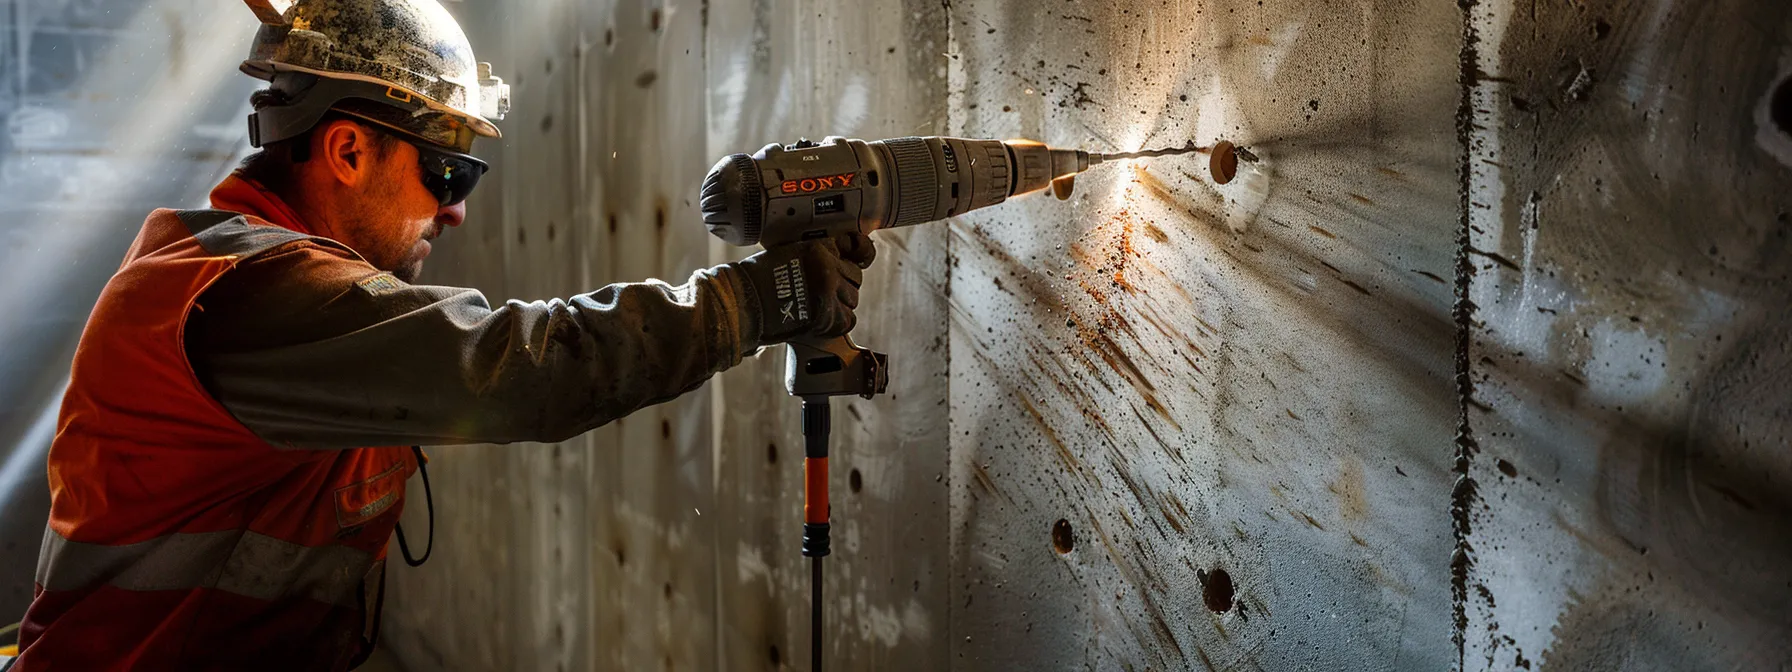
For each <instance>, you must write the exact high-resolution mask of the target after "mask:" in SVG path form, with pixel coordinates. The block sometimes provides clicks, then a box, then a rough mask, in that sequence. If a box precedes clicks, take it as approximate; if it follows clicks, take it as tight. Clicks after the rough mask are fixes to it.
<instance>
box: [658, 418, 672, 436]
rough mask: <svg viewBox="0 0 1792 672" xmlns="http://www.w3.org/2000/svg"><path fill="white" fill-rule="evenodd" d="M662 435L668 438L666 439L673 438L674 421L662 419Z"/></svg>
mask: <svg viewBox="0 0 1792 672" xmlns="http://www.w3.org/2000/svg"><path fill="white" fill-rule="evenodd" d="M660 437H661V438H666V439H670V438H672V421H671V420H661V421H660Z"/></svg>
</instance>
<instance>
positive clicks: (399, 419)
mask: <svg viewBox="0 0 1792 672" xmlns="http://www.w3.org/2000/svg"><path fill="white" fill-rule="evenodd" d="M842 245H845V246H847V247H849V248H850V249H849V251H848V252H847V253H846V254H842V253H841V252H840V247H841V246H842ZM871 254H872V252H871V245H870V241H869V239H865V238H864V237H863V236H859V237H857V238H854V239H850V240H848V241H847V242H845V243H836V242H835V241H823V242H817V243H813V244H806V245H804V246H797V247H795V248H791V249H784V250H774V251H771V252H766V253H761V254H759V255H755V256H754V257H752V258H749V259H747V260H743V261H740V262H735V263H733V264H726V265H723V266H718V267H715V268H712V269H706V270H701V271H698V272H696V273H694V274H692V275H691V277H690V280H689V282H687V283H685V284H683V285H680V286H677V287H673V286H671V285H668V284H666V283H663V282H658V281H649V282H641V283H625V284H615V285H610V286H607V287H604V288H602V289H599V290H597V291H595V292H591V293H589V294H581V295H578V296H574V297H572V298H570V299H566V300H560V299H555V300H552V301H546V302H542V301H535V302H522V301H508V302H505V303H504V304H503V305H501V306H498V307H496V308H493V307H492V306H490V305H489V304H488V303H487V302H486V299H485V297H484V296H483V295H481V294H480V293H479V292H477V291H474V290H471V289H461V288H452V287H432V286H423V285H411V284H407V283H404V282H401V281H399V280H397V279H396V278H393V277H392V276H391V275H389V274H384V273H378V272H377V271H375V270H374V269H373V268H372V267H370V266H368V265H367V264H366V263H365V262H362V261H360V260H359V259H356V258H354V256H353V255H350V254H348V253H346V252H343V251H341V250H338V249H335V248H333V247H330V246H327V245H320V244H317V243H312V242H300V243H295V244H291V245H287V246H283V247H280V248H276V249H274V250H271V251H269V252H267V253H264V254H262V255H260V256H257V257H254V258H252V259H249V260H247V261H245V262H242V263H241V264H239V265H238V266H237V268H235V269H233V270H232V271H230V272H228V273H226V274H225V275H224V277H223V278H222V279H220V281H219V282H218V283H217V284H216V285H214V286H213V287H212V288H211V289H209V290H208V291H207V292H206V293H205V295H204V296H203V297H202V298H201V301H200V309H199V310H195V311H194V315H193V317H192V318H190V319H189V322H188V333H187V351H188V358H189V359H190V361H191V362H192V363H193V366H194V370H195V372H196V373H197V374H198V375H199V377H200V380H201V381H202V382H203V383H204V384H205V386H206V388H207V389H208V390H209V391H210V392H211V393H212V395H213V396H214V397H215V398H217V399H218V401H219V402H220V403H222V404H223V405H224V407H225V408H226V409H228V410H229V411H230V412H231V414H232V415H234V416H235V417H236V418H237V419H238V420H239V421H241V422H242V423H243V424H244V425H245V426H247V427H248V428H249V429H250V430H252V431H254V432H255V433H256V434H257V435H259V436H261V437H262V438H263V439H265V440H267V441H269V442H271V443H273V444H275V445H279V446H286V447H292V448H312V449H328V448H349V447H358V446H373V445H409V444H426V445H441V444H457V443H485V442H490V443H508V442H512V441H559V440H564V439H567V438H570V437H573V436H577V435H578V434H581V433H584V432H586V431H588V430H590V429H592V428H594V427H597V426H599V425H602V424H605V423H607V422H609V421H611V420H614V419H616V418H620V417H622V416H624V415H627V414H629V413H630V412H633V411H634V410H636V409H639V408H641V407H643V406H647V405H650V404H655V403H659V402H663V401H667V400H669V399H672V398H674V397H676V396H678V395H680V394H683V393H684V392H687V391H690V390H692V389H694V388H696V387H697V386H699V385H701V384H702V383H703V381H705V380H707V379H708V378H709V377H710V376H712V375H714V374H715V373H716V372H718V371H721V370H723V369H726V368H728V367H730V366H733V365H735V364H736V363H739V362H740V360H741V357H743V356H744V355H747V354H751V353H752V352H753V351H754V350H756V349H757V348H758V347H759V346H761V345H764V344H769V343H774V342H778V341H779V340H781V339H783V338H787V337H789V336H792V335H795V334H798V333H818V334H822V335H826V334H827V333H828V332H832V333H844V332H845V331H846V330H847V329H850V327H851V324H852V313H851V309H852V308H853V307H855V306H856V305H857V303H858V290H857V285H858V282H859V277H860V276H859V275H858V269H859V268H860V265H861V264H866V265H868V264H869V263H870V256H871ZM790 273H795V277H794V280H795V281H797V282H801V283H803V284H804V285H805V292H804V293H805V294H808V295H810V296H809V297H808V299H809V300H808V301H806V302H804V304H803V305H802V306H800V308H806V309H807V310H808V311H809V312H810V313H811V314H809V315H807V316H806V319H803V320H801V321H795V322H786V321H785V320H784V317H783V311H782V310H781V305H779V304H780V301H779V295H778V292H779V289H780V283H785V282H789V281H791V280H792V279H793V278H792V277H791V276H790V275H789V274H790ZM784 289H786V290H788V289H789V287H787V286H786V287H784ZM794 312H795V313H801V312H803V311H802V310H796V311H794Z"/></svg>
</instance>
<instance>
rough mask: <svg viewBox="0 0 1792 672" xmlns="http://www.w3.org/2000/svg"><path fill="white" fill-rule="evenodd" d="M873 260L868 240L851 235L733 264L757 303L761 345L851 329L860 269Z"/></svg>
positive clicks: (861, 279) (874, 250)
mask: <svg viewBox="0 0 1792 672" xmlns="http://www.w3.org/2000/svg"><path fill="white" fill-rule="evenodd" d="M876 258H877V248H876V247H875V246H874V245H872V243H871V238H870V237H868V236H866V235H865V234H863V233H859V232H856V231H854V232H851V233H845V234H841V235H840V236H838V237H835V238H824V239H819V240H806V241H803V242H800V243H796V244H794V245H781V246H778V247H774V248H772V249H769V250H765V251H764V252H760V253H758V254H755V255H753V256H750V257H747V258H746V259H742V260H740V261H737V262H734V264H733V266H734V267H735V268H738V269H740V270H741V272H742V273H743V274H744V275H746V276H747V281H748V282H749V283H750V284H751V285H752V289H751V291H752V292H753V295H754V296H756V297H758V299H759V301H758V304H759V305H758V308H759V330H760V332H759V333H760V336H759V341H760V343H762V344H770V343H781V342H784V341H788V340H791V339H793V338H798V337H805V336H807V337H818V338H828V337H833V336H839V335H841V334H844V333H847V332H849V331H852V328H853V325H854V324H857V323H858V318H857V317H856V316H854V315H853V309H854V308H858V307H859V285H860V284H861V283H863V282H864V280H865V274H864V269H866V268H870V267H871V261H872V260H873V259H876Z"/></svg>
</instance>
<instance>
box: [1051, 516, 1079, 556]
mask: <svg viewBox="0 0 1792 672" xmlns="http://www.w3.org/2000/svg"><path fill="white" fill-rule="evenodd" d="M1052 548H1053V549H1056V550H1057V551H1058V555H1063V554H1065V553H1069V552H1071V551H1072V550H1075V549H1076V531H1075V530H1072V529H1070V521H1068V520H1065V519H1063V518H1059V519H1058V522H1056V523H1052Z"/></svg>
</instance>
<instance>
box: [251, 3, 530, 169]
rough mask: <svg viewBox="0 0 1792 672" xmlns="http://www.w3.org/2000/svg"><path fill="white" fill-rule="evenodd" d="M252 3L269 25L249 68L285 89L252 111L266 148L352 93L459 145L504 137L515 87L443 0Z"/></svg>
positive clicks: (433, 137)
mask: <svg viewBox="0 0 1792 672" xmlns="http://www.w3.org/2000/svg"><path fill="white" fill-rule="evenodd" d="M245 1H246V2H247V3H248V5H249V7H250V9H252V10H254V11H255V14H256V17H257V18H259V19H261V21H262V26H261V29H260V30H259V31H258V32H257V33H256V34H255V43H254V45H253V46H252V47H251V49H250V52H249V58H248V60H245V61H243V64H242V70H243V72H244V73H247V74H249V75H251V76H253V77H257V78H260V79H265V80H268V81H269V82H270V84H271V85H272V86H270V90H272V91H274V92H277V93H279V94H280V95H279V96H274V97H273V99H274V100H275V101H276V102H275V103H274V104H271V105H268V106H265V107H261V108H260V109H258V110H257V112H256V114H255V115H253V116H251V117H250V139H251V141H252V142H253V143H254V144H255V145H256V146H261V145H263V144H266V143H272V142H278V141H280V140H285V139H288V138H291V137H295V136H297V135H299V134H301V133H304V132H306V131H308V130H310V129H311V127H312V126H315V125H316V124H317V122H318V121H319V120H320V119H322V117H323V115H324V114H325V113H326V112H328V111H329V110H330V108H331V107H332V106H333V105H335V104H337V103H338V102H339V101H342V100H343V99H347V98H360V99H364V100H369V101H373V102H377V103H382V104H384V106H386V107H387V108H391V109H390V112H391V114H378V115H359V116H375V117H377V118H375V119H374V121H378V122H380V123H382V124H385V125H388V126H396V127H397V128H398V129H399V130H402V131H405V132H407V133H411V134H413V135H416V136H418V137H420V138H422V139H423V140H425V141H427V142H430V143H433V144H436V145H440V146H442V147H446V148H450V149H454V150H457V151H461V152H465V151H468V150H469V149H470V148H471V147H472V144H473V137H474V136H476V135H479V136H485V137H491V138H496V137H499V133H498V127H497V126H496V125H493V124H492V121H494V120H502V119H503V118H504V115H505V114H506V113H508V112H509V111H510V86H509V85H507V84H505V83H504V80H502V79H499V78H498V77H494V76H492V74H491V64H489V63H479V62H476V61H475V60H474V59H473V48H472V46H471V45H470V44H468V42H467V36H466V34H465V33H463V32H461V29H460V24H459V23H456V22H455V20H454V17H453V16H451V15H449V14H448V10H446V9H444V8H443V7H442V5H441V4H440V3H438V2H437V1H436V0H297V1H296V2H292V3H290V6H285V7H282V6H280V5H282V4H286V3H281V2H277V1H276V0H245ZM361 109H366V106H362V108H361Z"/></svg>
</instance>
